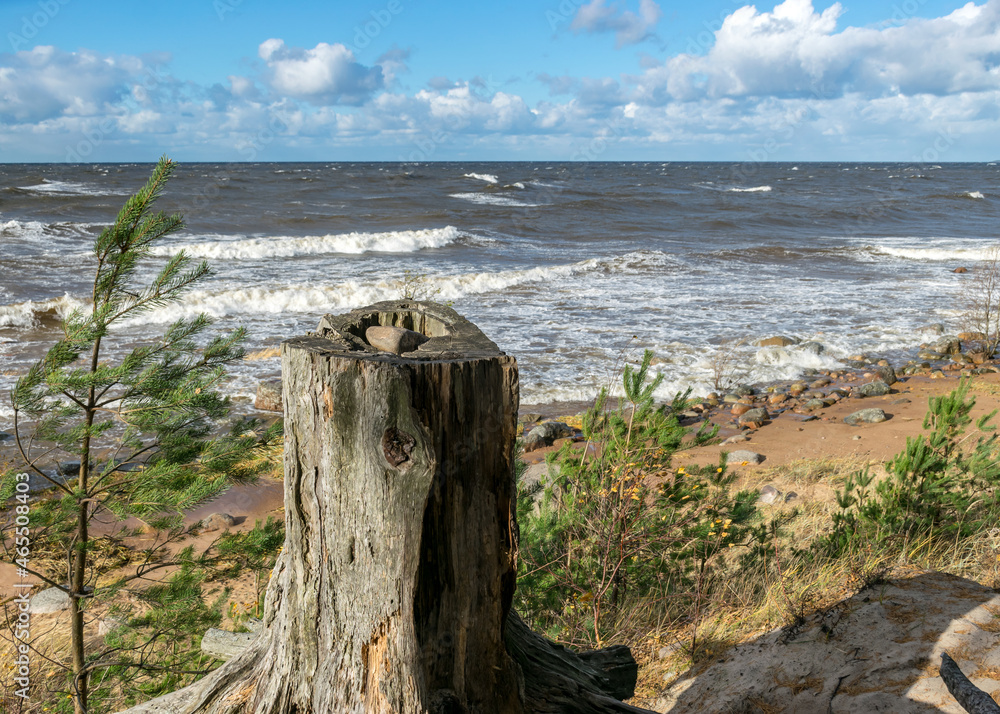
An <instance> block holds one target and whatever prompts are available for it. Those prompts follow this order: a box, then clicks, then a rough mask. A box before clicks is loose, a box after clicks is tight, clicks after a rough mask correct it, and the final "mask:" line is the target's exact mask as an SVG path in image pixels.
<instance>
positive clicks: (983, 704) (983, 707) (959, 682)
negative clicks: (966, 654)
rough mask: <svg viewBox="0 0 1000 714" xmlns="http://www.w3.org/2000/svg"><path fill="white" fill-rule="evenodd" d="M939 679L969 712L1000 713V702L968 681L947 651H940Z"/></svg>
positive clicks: (979, 713)
mask: <svg viewBox="0 0 1000 714" xmlns="http://www.w3.org/2000/svg"><path fill="white" fill-rule="evenodd" d="M941 679H942V681H944V684H945V686H946V687H948V691H949V692H951V696H953V697H955V701H957V702H958V703H959V705H961V707H962V709H964V710H965V711H967V712H969V714H1000V704H997V703H996V702H995V701H993V698H992V697H990V695H989V694H987V693H986V692H984V691H983V690H982V689H980V688H979V687H977V686H976V685H974V684H973V683H972V682H970V681H969V678H968V677H966V676H965V674H963V673H962V670H961V669H959V667H958V664H956V662H955V660H953V659H952V658H951V657H949V656H948V653H947V652H942V653H941Z"/></svg>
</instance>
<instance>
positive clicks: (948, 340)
mask: <svg viewBox="0 0 1000 714" xmlns="http://www.w3.org/2000/svg"><path fill="white" fill-rule="evenodd" d="M931 349H932V350H934V351H935V352H940V353H942V354H946V355H955V354H958V353H959V352H961V351H962V341H961V340H960V339H958V338H957V337H953V336H951V335H949V336H947V337H942V338H941V339H940V340H938V341H937V342H935V343H934V344H933V345H931Z"/></svg>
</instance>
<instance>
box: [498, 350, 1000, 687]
mask: <svg viewBox="0 0 1000 714" xmlns="http://www.w3.org/2000/svg"><path fill="white" fill-rule="evenodd" d="M649 358H650V355H649V354H648V353H647V354H646V356H645V357H644V359H643V360H642V362H641V363H640V366H639V367H638V368H632V367H627V368H626V369H625V370H624V374H623V375H622V380H623V384H622V388H623V390H622V391H623V393H624V394H625V398H624V399H623V400H622V401H621V402H620V403H618V404H617V405H616V406H614V407H610V406H609V405H608V402H607V400H606V395H605V394H602V395H601V397H600V398H598V400H597V401H596V402H595V405H594V406H593V407H592V408H591V409H590V410H588V412H587V413H586V415H585V416H584V417H583V420H582V424H581V427H582V434H583V437H584V444H583V446H584V447H585V448H580V447H581V444H564V445H563V446H562V448H561V449H560V450H558V451H557V452H553V453H552V454H550V455H549V459H548V461H549V464H548V468H547V472H548V473H549V474H550V476H549V477H548V478H547V479H545V481H544V483H542V484H536V485H534V486H529V485H525V484H522V488H521V491H520V493H519V511H518V514H519V520H520V526H521V545H520V555H521V560H520V566H521V571H520V578H519V581H518V592H517V607H518V608H519V610H520V611H521V612H523V613H525V616H526V619H527V620H528V621H529V622H530V623H531V624H532V625H533V626H534V627H535V628H536V629H539V630H542V631H544V632H546V634H547V635H548V636H550V637H552V638H554V639H557V640H559V641H563V642H566V643H570V644H572V645H574V646H577V647H581V648H583V649H587V648H591V647H595V646H600V645H601V643H603V642H608V641H615V642H625V643H627V644H629V645H630V646H631V647H632V648H633V651H634V652H635V653H636V654H637V658H638V659H639V660H640V662H641V663H642V664H643V665H645V666H644V667H642V668H641V669H640V686H639V690H638V694H637V696H638V697H639V698H640V700H642V698H643V697H647V698H655V697H656V696H658V693H659V692H660V691H661V690H662V689H663V686H664V684H665V683H666V684H669V683H670V682H671V681H672V680H674V679H676V678H677V676H678V675H679V673H680V672H683V671H685V670H689V669H690V668H692V667H694V668H695V669H698V668H701V667H704V666H706V665H707V664H708V663H709V662H711V661H713V660H714V659H715V658H717V657H718V656H719V655H720V654H721V653H722V652H723V651H724V650H726V649H728V648H729V647H731V646H732V645H735V644H737V643H739V642H742V641H745V640H748V639H751V638H752V637H754V636H756V635H760V634H762V633H763V632H766V631H768V630H771V629H773V628H776V627H782V626H788V625H795V624H796V623H799V624H801V623H804V622H805V621H806V618H807V617H808V616H809V615H811V614H812V613H816V612H821V611H822V610H823V609H824V608H827V607H830V606H832V605H834V604H835V603H837V602H840V601H842V600H843V599H844V598H846V597H850V596H851V595H852V594H853V593H856V592H859V591H862V590H864V589H866V588H869V587H871V586H872V585H873V584H876V583H878V582H881V581H883V579H884V578H886V577H887V575H888V574H890V573H892V572H894V571H895V570H898V569H899V568H922V569H929V570H935V571H943V572H949V573H952V574H955V575H961V576H964V577H968V578H971V579H973V580H976V581H978V582H981V583H984V584H985V585H987V586H988V587H995V586H996V585H997V584H1000V561H998V555H997V553H996V552H995V548H994V547H992V546H990V545H989V544H990V543H991V542H993V535H991V534H995V531H996V524H997V523H998V522H1000V466H998V463H1000V460H998V456H1000V448H998V446H1000V444H998V442H997V436H996V434H995V433H994V431H993V427H992V425H991V420H992V418H993V416H994V413H987V414H983V415H980V416H978V417H977V418H975V419H973V417H972V413H973V409H974V407H975V405H976V400H975V397H974V391H975V390H974V387H973V385H972V383H971V382H969V381H968V380H963V381H961V382H960V383H959V386H958V387H957V388H956V389H955V390H953V391H952V392H950V393H945V394H939V395H937V396H935V397H933V398H931V399H930V401H929V406H928V411H927V415H926V418H925V421H924V423H923V430H922V431H921V433H918V434H914V435H912V436H910V437H909V438H908V439H907V441H906V446H905V448H904V449H903V450H902V451H901V452H900V453H899V454H898V455H897V456H896V457H894V458H893V459H891V460H890V461H889V462H888V463H886V464H884V465H883V464H879V463H869V462H866V461H865V460H864V459H858V458H853V459H835V460H822V459H814V460H805V461H800V462H795V463H794V464H792V465H790V466H787V467H774V468H771V469H759V470H756V471H753V472H744V473H743V474H741V475H740V476H739V477H737V475H736V474H735V473H733V472H732V471H731V470H730V468H729V467H728V466H727V463H726V460H727V459H726V453H725V452H723V455H722V461H721V462H720V463H719V464H718V465H709V466H702V467H692V466H688V467H685V466H677V465H676V464H677V461H678V459H677V457H678V456H680V455H681V454H682V452H683V451H684V450H685V449H687V448H690V447H694V446H697V445H699V444H701V443H704V441H705V440H706V439H709V438H711V437H712V436H714V433H713V432H712V431H706V429H705V423H702V424H701V425H700V426H687V427H685V426H682V425H681V422H680V419H679V418H678V415H679V414H681V413H682V412H684V410H685V409H687V408H688V407H689V404H688V403H687V402H686V401H685V400H684V395H680V396H679V397H678V398H677V399H676V400H675V401H674V402H673V403H672V404H670V405H661V406H659V407H656V406H654V405H653V403H652V401H651V399H650V398H649V397H650V394H651V389H652V388H655V386H656V385H657V381H656V379H650V378H649V376H648V374H647V372H646V369H647V367H648V364H649ZM776 476H780V477H781V478H782V479H784V480H785V481H786V482H791V483H798V484H799V485H800V487H806V488H808V486H809V485H814V484H819V483H823V484H825V485H829V486H831V487H833V488H834V489H835V496H834V498H831V499H830V500H829V501H828V502H801V501H800V502H794V503H789V504H781V505H777V506H772V507H767V508H764V507H762V505H761V503H762V502H760V501H758V495H759V494H760V492H761V490H760V487H761V484H763V483H764V482H765V481H767V480H769V479H774V478H775V477H776Z"/></svg>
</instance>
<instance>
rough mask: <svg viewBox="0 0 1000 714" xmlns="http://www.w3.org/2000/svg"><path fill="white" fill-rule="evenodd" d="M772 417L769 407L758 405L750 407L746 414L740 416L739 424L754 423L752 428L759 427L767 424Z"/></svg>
mask: <svg viewBox="0 0 1000 714" xmlns="http://www.w3.org/2000/svg"><path fill="white" fill-rule="evenodd" d="M770 418H771V416H770V414H768V413H767V409H765V408H764V407H757V408H755V409H750V410H749V411H747V412H746V413H745V414H743V415H742V416H740V418H739V424H740V426H744V425H746V426H750V425H753V427H752V428H757V427H759V426H761V425H762V424H765V423H766V422H767V421H768V419H770Z"/></svg>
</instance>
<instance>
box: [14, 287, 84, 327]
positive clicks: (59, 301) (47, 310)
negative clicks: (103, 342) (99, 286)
mask: <svg viewBox="0 0 1000 714" xmlns="http://www.w3.org/2000/svg"><path fill="white" fill-rule="evenodd" d="M86 305H87V303H85V302H83V301H82V300H79V299H77V298H75V297H73V296H71V295H70V294H68V293H67V294H65V295H63V296H62V297H60V298H51V299H49V300H41V301H35V300H28V301H26V302H18V303H12V304H10V305H0V327H20V328H29V327H38V326H39V325H45V324H46V323H52V324H54V323H56V322H57V321H60V320H62V319H64V318H65V317H66V316H67V315H69V314H70V313H71V312H72V311H73V310H76V309H78V308H84V307H86Z"/></svg>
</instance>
